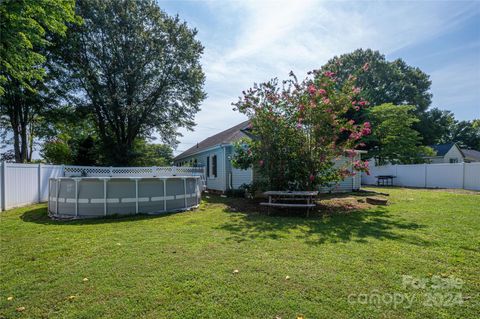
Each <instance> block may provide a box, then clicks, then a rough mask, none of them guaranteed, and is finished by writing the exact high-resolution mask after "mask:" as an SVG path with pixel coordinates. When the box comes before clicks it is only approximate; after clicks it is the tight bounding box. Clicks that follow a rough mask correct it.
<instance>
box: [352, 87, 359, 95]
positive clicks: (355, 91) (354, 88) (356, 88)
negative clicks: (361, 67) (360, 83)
mask: <svg viewBox="0 0 480 319" xmlns="http://www.w3.org/2000/svg"><path fill="white" fill-rule="evenodd" d="M352 92H353V94H358V93H360V88H358V87H353V89H352Z"/></svg>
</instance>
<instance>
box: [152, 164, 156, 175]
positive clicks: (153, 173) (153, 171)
mask: <svg viewBox="0 0 480 319" xmlns="http://www.w3.org/2000/svg"><path fill="white" fill-rule="evenodd" d="M152 175H153V177H157V167H156V166H152Z"/></svg>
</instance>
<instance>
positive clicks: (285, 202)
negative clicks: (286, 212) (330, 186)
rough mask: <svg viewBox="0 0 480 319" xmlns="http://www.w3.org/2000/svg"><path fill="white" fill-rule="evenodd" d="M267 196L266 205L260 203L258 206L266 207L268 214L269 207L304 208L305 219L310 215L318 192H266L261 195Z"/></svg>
mask: <svg viewBox="0 0 480 319" xmlns="http://www.w3.org/2000/svg"><path fill="white" fill-rule="evenodd" d="M263 194H264V195H265V196H268V202H267V203H260V205H263V206H267V207H268V214H270V207H287V208H289V207H304V208H307V217H308V216H309V213H310V208H312V207H315V206H316V204H315V197H317V195H318V191H267V192H264V193H263ZM292 201H301V202H303V203H291V202H292Z"/></svg>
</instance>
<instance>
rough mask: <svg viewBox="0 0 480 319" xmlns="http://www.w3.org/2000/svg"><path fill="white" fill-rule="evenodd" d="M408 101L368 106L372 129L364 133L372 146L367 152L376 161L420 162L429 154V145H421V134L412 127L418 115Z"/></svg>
mask: <svg viewBox="0 0 480 319" xmlns="http://www.w3.org/2000/svg"><path fill="white" fill-rule="evenodd" d="M414 109H415V107H414V106H412V105H394V104H392V103H387V104H382V105H378V106H375V107H372V108H370V109H369V110H368V113H369V114H368V115H369V118H370V119H371V120H372V126H373V128H374V129H373V131H372V134H371V135H370V136H369V137H367V140H368V142H370V143H371V145H373V147H372V148H371V149H370V150H369V151H368V156H369V157H373V158H375V160H376V162H377V164H379V165H384V164H388V163H392V164H416V163H423V162H424V159H423V156H427V155H433V150H432V149H431V148H429V147H425V146H421V137H420V135H419V133H418V132H417V131H415V130H414V129H413V125H414V124H415V123H417V122H418V118H416V117H415V115H414V114H413V110H414Z"/></svg>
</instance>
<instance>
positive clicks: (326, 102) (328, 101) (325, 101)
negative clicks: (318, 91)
mask: <svg viewBox="0 0 480 319" xmlns="http://www.w3.org/2000/svg"><path fill="white" fill-rule="evenodd" d="M322 102H323V103H324V104H330V99H329V98H325V97H324V98H323V99H322Z"/></svg>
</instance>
